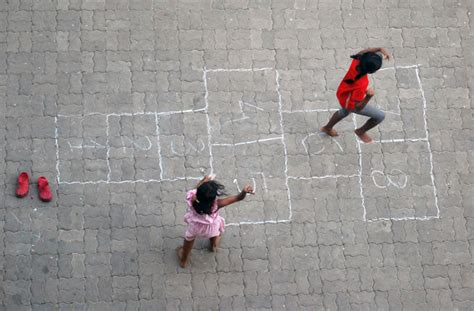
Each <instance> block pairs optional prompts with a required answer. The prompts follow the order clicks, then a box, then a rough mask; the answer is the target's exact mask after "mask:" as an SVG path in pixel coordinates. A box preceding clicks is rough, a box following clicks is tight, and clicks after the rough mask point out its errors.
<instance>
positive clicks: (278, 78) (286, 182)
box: [275, 70, 293, 220]
mask: <svg viewBox="0 0 474 311" xmlns="http://www.w3.org/2000/svg"><path fill="white" fill-rule="evenodd" d="M275 82H276V91H277V94H278V113H279V115H280V129H281V137H282V140H281V142H282V144H283V151H284V153H285V184H286V193H287V197H288V210H289V215H288V219H289V220H291V219H292V217H293V211H292V207H291V191H290V184H289V179H288V147H287V146H286V142H285V128H284V125H283V124H284V122H283V112H282V111H283V100H282V98H283V97H282V95H281V92H280V72H279V71H278V70H275Z"/></svg>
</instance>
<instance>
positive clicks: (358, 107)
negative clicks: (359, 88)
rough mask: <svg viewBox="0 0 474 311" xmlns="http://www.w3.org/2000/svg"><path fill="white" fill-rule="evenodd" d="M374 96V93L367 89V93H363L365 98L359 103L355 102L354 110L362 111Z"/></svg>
mask: <svg viewBox="0 0 474 311" xmlns="http://www.w3.org/2000/svg"><path fill="white" fill-rule="evenodd" d="M374 95H375V92H374V90H373V89H370V88H369V89H367V91H366V92H365V97H364V99H363V100H361V101H360V102H356V103H355V108H356V110H362V109H363V108H364V107H365V106H366V105H367V104H368V103H369V100H370V99H371V98H372V97H374Z"/></svg>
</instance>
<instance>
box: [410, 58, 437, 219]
mask: <svg viewBox="0 0 474 311" xmlns="http://www.w3.org/2000/svg"><path fill="white" fill-rule="evenodd" d="M415 73H416V79H417V81H418V86H419V87H420V92H421V98H422V101H423V121H424V125H425V133H426V144H427V146H428V151H429V154H430V176H431V183H432V184H433V194H434V199H435V206H436V211H437V214H436V215H437V216H438V217H439V216H440V211H439V206H438V190H437V189H436V184H435V178H434V172H433V171H434V168H433V151H432V150H431V143H430V140H429V137H430V134H429V131H428V119H427V114H426V109H427V107H426V97H425V91H424V90H423V85H422V83H421V78H420V68H419V67H416V69H415Z"/></svg>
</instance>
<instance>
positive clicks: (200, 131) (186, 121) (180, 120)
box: [158, 112, 210, 180]
mask: <svg viewBox="0 0 474 311" xmlns="http://www.w3.org/2000/svg"><path fill="white" fill-rule="evenodd" d="M158 131H159V143H160V150H159V154H160V161H161V166H162V168H163V172H162V175H161V179H163V180H172V179H180V178H189V177H193V178H195V177H196V178H197V177H199V176H203V175H205V174H206V173H208V172H210V152H209V144H208V138H209V136H208V134H207V133H208V131H207V116H206V114H205V113H204V112H196V113H186V114H184V113H178V114H168V115H167V114H165V115H160V116H158Z"/></svg>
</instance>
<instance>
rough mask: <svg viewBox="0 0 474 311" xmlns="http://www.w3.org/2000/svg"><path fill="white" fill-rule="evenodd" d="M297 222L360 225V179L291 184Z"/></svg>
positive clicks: (323, 179) (304, 181)
mask: <svg viewBox="0 0 474 311" xmlns="http://www.w3.org/2000/svg"><path fill="white" fill-rule="evenodd" d="M289 187H290V191H291V195H292V212H293V218H292V219H293V221H295V222H297V223H302V222H303V223H307V222H308V220H309V221H312V222H315V221H318V222H319V221H324V222H326V221H335V222H340V221H341V220H346V221H358V220H360V219H361V215H362V214H361V210H360V206H361V198H360V193H359V177H358V176H355V177H349V178H320V179H292V178H290V180H289Z"/></svg>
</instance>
